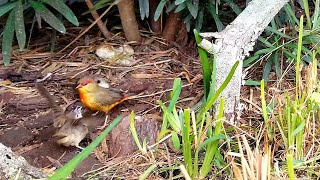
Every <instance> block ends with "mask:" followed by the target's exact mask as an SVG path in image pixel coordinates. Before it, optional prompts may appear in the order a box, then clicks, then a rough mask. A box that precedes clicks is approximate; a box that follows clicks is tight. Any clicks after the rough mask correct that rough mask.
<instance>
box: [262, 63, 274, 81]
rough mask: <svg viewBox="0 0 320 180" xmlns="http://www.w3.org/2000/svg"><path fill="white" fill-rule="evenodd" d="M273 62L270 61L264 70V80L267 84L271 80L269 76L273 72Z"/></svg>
mask: <svg viewBox="0 0 320 180" xmlns="http://www.w3.org/2000/svg"><path fill="white" fill-rule="evenodd" d="M272 62H273V60H272V59H269V60H268V61H267V63H266V64H265V66H264V68H263V75H262V78H263V79H264V81H265V82H268V80H269V74H270V72H271V68H272Z"/></svg>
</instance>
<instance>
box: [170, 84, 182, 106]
mask: <svg viewBox="0 0 320 180" xmlns="http://www.w3.org/2000/svg"><path fill="white" fill-rule="evenodd" d="M181 89H182V83H181V79H180V78H175V79H174V81H173V88H172V91H171V93H170V98H171V101H170V104H169V106H168V110H169V111H170V112H172V110H173V109H174V105H175V104H176V103H177V101H178V99H179V96H180V93H181Z"/></svg>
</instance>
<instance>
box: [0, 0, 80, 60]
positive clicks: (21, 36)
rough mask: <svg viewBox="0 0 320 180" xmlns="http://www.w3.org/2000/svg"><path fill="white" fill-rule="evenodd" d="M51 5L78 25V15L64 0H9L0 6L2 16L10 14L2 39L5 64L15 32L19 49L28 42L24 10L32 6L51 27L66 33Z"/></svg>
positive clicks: (9, 58)
mask: <svg viewBox="0 0 320 180" xmlns="http://www.w3.org/2000/svg"><path fill="white" fill-rule="evenodd" d="M45 4H47V5H49V6H51V7H53V8H54V9H56V10H57V11H58V12H59V13H61V14H62V15H63V16H64V17H65V18H66V19H67V20H69V21H70V22H71V23H73V24H74V25H76V26H78V25H79V22H78V20H77V17H76V16H75V15H74V14H73V12H72V11H71V9H70V8H69V7H68V6H67V5H66V4H65V3H64V1H63V0H55V1H51V0H38V1H35V0H27V1H23V0H14V1H10V2H7V3H5V4H3V5H2V6H0V17H2V16H4V15H6V14H7V13H8V14H9V15H8V19H7V22H6V26H5V28H4V31H3V39H2V55H3V60H4V61H3V62H4V65H6V66H8V65H9V64H10V60H11V52H12V42H13V37H14V32H16V38H17V41H18V44H19V49H20V50H21V51H22V50H23V48H24V47H25V44H26V31H25V25H24V13H23V12H24V11H27V10H29V9H30V8H32V9H33V10H34V11H35V12H36V14H37V15H39V17H41V18H42V19H43V20H44V21H46V22H47V23H48V24H49V25H50V26H51V27H53V28H54V29H56V30H57V31H59V32H61V33H65V32H66V29H65V27H64V25H63V23H62V22H61V20H59V19H58V18H57V17H56V16H55V15H54V13H52V12H51V11H50V10H49V9H48V8H47V7H46V5H45Z"/></svg>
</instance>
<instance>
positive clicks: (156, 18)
mask: <svg viewBox="0 0 320 180" xmlns="http://www.w3.org/2000/svg"><path fill="white" fill-rule="evenodd" d="M166 3H167V0H161V1H160V3H159V4H158V7H157V9H156V12H155V13H154V21H157V20H158V19H159V17H160V15H161V13H162V11H163V7H164V5H166Z"/></svg>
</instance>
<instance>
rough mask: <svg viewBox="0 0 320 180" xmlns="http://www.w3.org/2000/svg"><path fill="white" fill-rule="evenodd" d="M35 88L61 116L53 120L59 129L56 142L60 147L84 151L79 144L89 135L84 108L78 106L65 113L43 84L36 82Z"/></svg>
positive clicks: (56, 133)
mask: <svg viewBox="0 0 320 180" xmlns="http://www.w3.org/2000/svg"><path fill="white" fill-rule="evenodd" d="M35 86H36V88H37V90H38V91H39V93H40V94H41V95H42V96H43V97H45V98H46V99H47V100H48V102H49V105H50V106H51V108H52V109H53V110H54V111H56V113H59V116H58V117H57V118H55V119H54V120H53V126H54V127H55V128H56V129H57V130H56V132H55V134H54V135H53V137H55V142H56V143H57V144H59V145H63V146H76V147H78V148H80V149H83V148H82V147H80V146H79V143H80V142H81V141H82V140H83V139H84V138H85V136H86V135H87V133H88V127H87V126H88V121H87V117H83V113H82V107H81V106H76V107H75V108H73V109H72V110H71V111H70V112H65V111H64V110H63V109H62V108H60V107H59V106H58V104H57V103H56V102H55V100H54V97H53V96H52V95H51V94H50V93H49V92H48V90H47V89H46V88H45V87H44V86H43V85H42V84H41V83H39V82H36V83H35ZM86 116H87V115H86Z"/></svg>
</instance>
